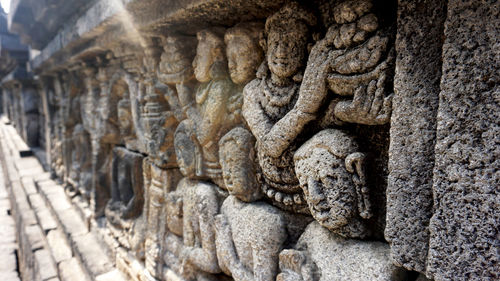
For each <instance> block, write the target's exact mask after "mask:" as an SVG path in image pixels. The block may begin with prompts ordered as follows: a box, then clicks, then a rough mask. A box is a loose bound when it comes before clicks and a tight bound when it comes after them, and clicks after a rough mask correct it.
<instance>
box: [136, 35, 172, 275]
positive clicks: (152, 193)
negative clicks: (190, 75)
mask: <svg viewBox="0 0 500 281" xmlns="http://www.w3.org/2000/svg"><path fill="white" fill-rule="evenodd" d="M144 52H145V55H144V57H143V64H144V69H143V73H142V75H143V81H141V82H140V83H139V84H138V85H137V87H136V88H135V89H133V90H131V91H130V95H131V98H130V99H131V103H132V107H131V108H132V116H133V121H134V127H135V130H136V134H137V136H138V138H139V140H140V142H141V143H142V147H144V148H145V152H146V153H147V154H148V157H147V158H146V159H145V160H144V161H143V175H144V187H145V203H144V210H143V215H142V216H141V217H140V218H139V219H137V220H136V221H137V222H136V223H135V227H134V229H133V230H132V232H133V233H135V235H136V237H135V238H133V239H134V240H135V241H134V245H135V246H134V247H133V248H134V251H135V252H138V253H140V252H144V255H145V266H146V270H147V273H148V274H150V275H151V276H152V277H154V278H159V277H160V276H161V274H162V270H163V263H162V259H161V256H162V252H163V248H164V243H163V242H164V236H165V231H166V224H165V217H164V215H165V214H164V213H165V206H164V204H165V195H166V194H167V193H168V192H171V191H173V190H175V187H176V186H177V183H178V181H179V180H180V178H181V175H180V173H179V170H178V169H177V163H176V157H175V151H174V131H175V128H176V127H177V124H178V122H179V121H178V120H177V118H176V117H175V114H174V112H173V110H172V108H171V107H170V104H169V101H168V95H166V94H164V93H163V92H162V91H160V90H159V89H158V88H157V87H156V85H155V84H156V77H155V76H156V74H157V72H158V63H159V61H160V53H161V50H160V49H159V48H158V47H157V46H156V43H155V42H149V45H148V46H147V48H146V49H145V50H144ZM128 80H130V79H128ZM134 87H135V86H134ZM141 235H143V236H141ZM142 241H144V242H142ZM142 245H144V246H142ZM142 247H144V250H142V249H141V248H142Z"/></svg>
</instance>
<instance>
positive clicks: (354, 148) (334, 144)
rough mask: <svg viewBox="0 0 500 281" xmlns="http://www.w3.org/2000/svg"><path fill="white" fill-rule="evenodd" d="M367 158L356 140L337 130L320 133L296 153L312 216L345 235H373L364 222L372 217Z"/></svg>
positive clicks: (299, 173)
mask: <svg viewBox="0 0 500 281" xmlns="http://www.w3.org/2000/svg"><path fill="white" fill-rule="evenodd" d="M365 158H366V155H365V154H364V153H361V152H359V147H358V145H357V143H356V142H355V141H354V139H353V138H352V137H351V136H349V135H348V134H347V133H345V132H343V131H340V130H336V129H327V130H323V131H321V132H319V133H318V134H316V135H315V136H314V137H312V138H311V139H310V140H308V141H307V142H306V143H305V144H304V145H302V146H301V147H300V149H299V150H297V152H296V153H295V155H294V161H295V171H296V172H297V176H298V178H299V181H300V186H301V187H302V189H303V190H304V195H305V198H306V201H307V203H308V205H309V210H310V211H311V214H312V216H313V217H314V219H316V220H317V221H318V222H319V223H320V224H321V225H322V226H324V227H326V228H328V229H329V230H331V231H332V232H334V233H337V234H339V235H341V236H344V237H351V238H365V237H367V236H369V235H370V230H369V228H368V227H367V226H366V222H365V219H369V218H370V217H371V216H372V212H371V206H370V198H369V192H368V187H367V185H366V179H365V177H366V176H365V170H364V165H365V163H364V162H365Z"/></svg>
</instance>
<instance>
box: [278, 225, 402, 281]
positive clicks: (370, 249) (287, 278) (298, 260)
mask: <svg viewBox="0 0 500 281" xmlns="http://www.w3.org/2000/svg"><path fill="white" fill-rule="evenodd" d="M279 259H280V270H281V273H280V274H279V275H278V277H277V278H276V280H277V281H337V280H338V281H341V280H366V281H368V280H370V281H371V280H386V281H398V280H407V276H406V273H405V271H404V269H402V268H399V267H397V266H395V265H394V264H392V262H391V259H390V252H389V245H387V244H385V243H382V242H371V241H370V242H369V241H359V240H354V239H345V238H343V237H341V236H338V235H336V234H334V233H332V232H330V231H328V229H326V228H324V227H322V226H321V225H320V224H319V223H318V222H316V221H315V222H312V223H311V224H309V226H308V227H307V228H306V230H305V232H304V233H303V234H302V236H301V237H300V239H299V241H298V242H297V245H296V246H295V247H294V249H287V250H283V251H282V252H281V253H280V256H279Z"/></svg>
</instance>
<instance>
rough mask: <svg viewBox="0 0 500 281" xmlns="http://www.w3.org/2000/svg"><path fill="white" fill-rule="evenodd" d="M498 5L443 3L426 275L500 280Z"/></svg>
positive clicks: (499, 63) (499, 20) (435, 277)
mask: <svg viewBox="0 0 500 281" xmlns="http://www.w3.org/2000/svg"><path fill="white" fill-rule="evenodd" d="M499 32H500V2H498V1H496V2H490V3H489V4H486V3H483V2H479V1H471V0H468V1H457V0H450V1H449V2H448V13H447V19H446V23H445V38H446V40H445V43H444V45H443V76H442V78H441V93H440V103H439V111H438V126H437V141H436V149H435V155H436V164H435V167H434V183H433V194H434V210H435V214H434V216H433V217H432V218H431V222H430V226H429V229H430V245H429V257H428V268H427V271H428V272H427V275H428V276H432V277H433V278H434V279H435V280H451V279H453V280H498V279H499V278H500V270H499V269H500V254H499V253H500V238H499V237H500V236H499V235H500V233H499V225H500V219H499V217H500V215H499V213H500V200H499V198H500V197H499V195H500V172H499V167H500V124H499V120H500V100H499V97H500V89H499V84H500V83H499V82H500V76H499V75H498V70H499V69H500V44H499V40H498V34H499Z"/></svg>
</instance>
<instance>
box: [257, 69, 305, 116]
mask: <svg viewBox="0 0 500 281" xmlns="http://www.w3.org/2000/svg"><path fill="white" fill-rule="evenodd" d="M260 88H261V90H262V93H263V95H261V101H260V103H261V105H262V107H263V108H264V111H265V112H266V114H267V115H268V116H269V117H271V118H272V119H281V118H283V116H285V114H286V113H287V112H288V111H290V110H291V109H292V108H293V106H294V105H295V102H296V101H297V97H298V91H299V85H297V84H296V83H292V84H291V85H289V86H285V87H281V86H276V85H274V84H273V83H272V81H271V79H269V78H267V77H266V78H264V79H262V81H261V85H260Z"/></svg>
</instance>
